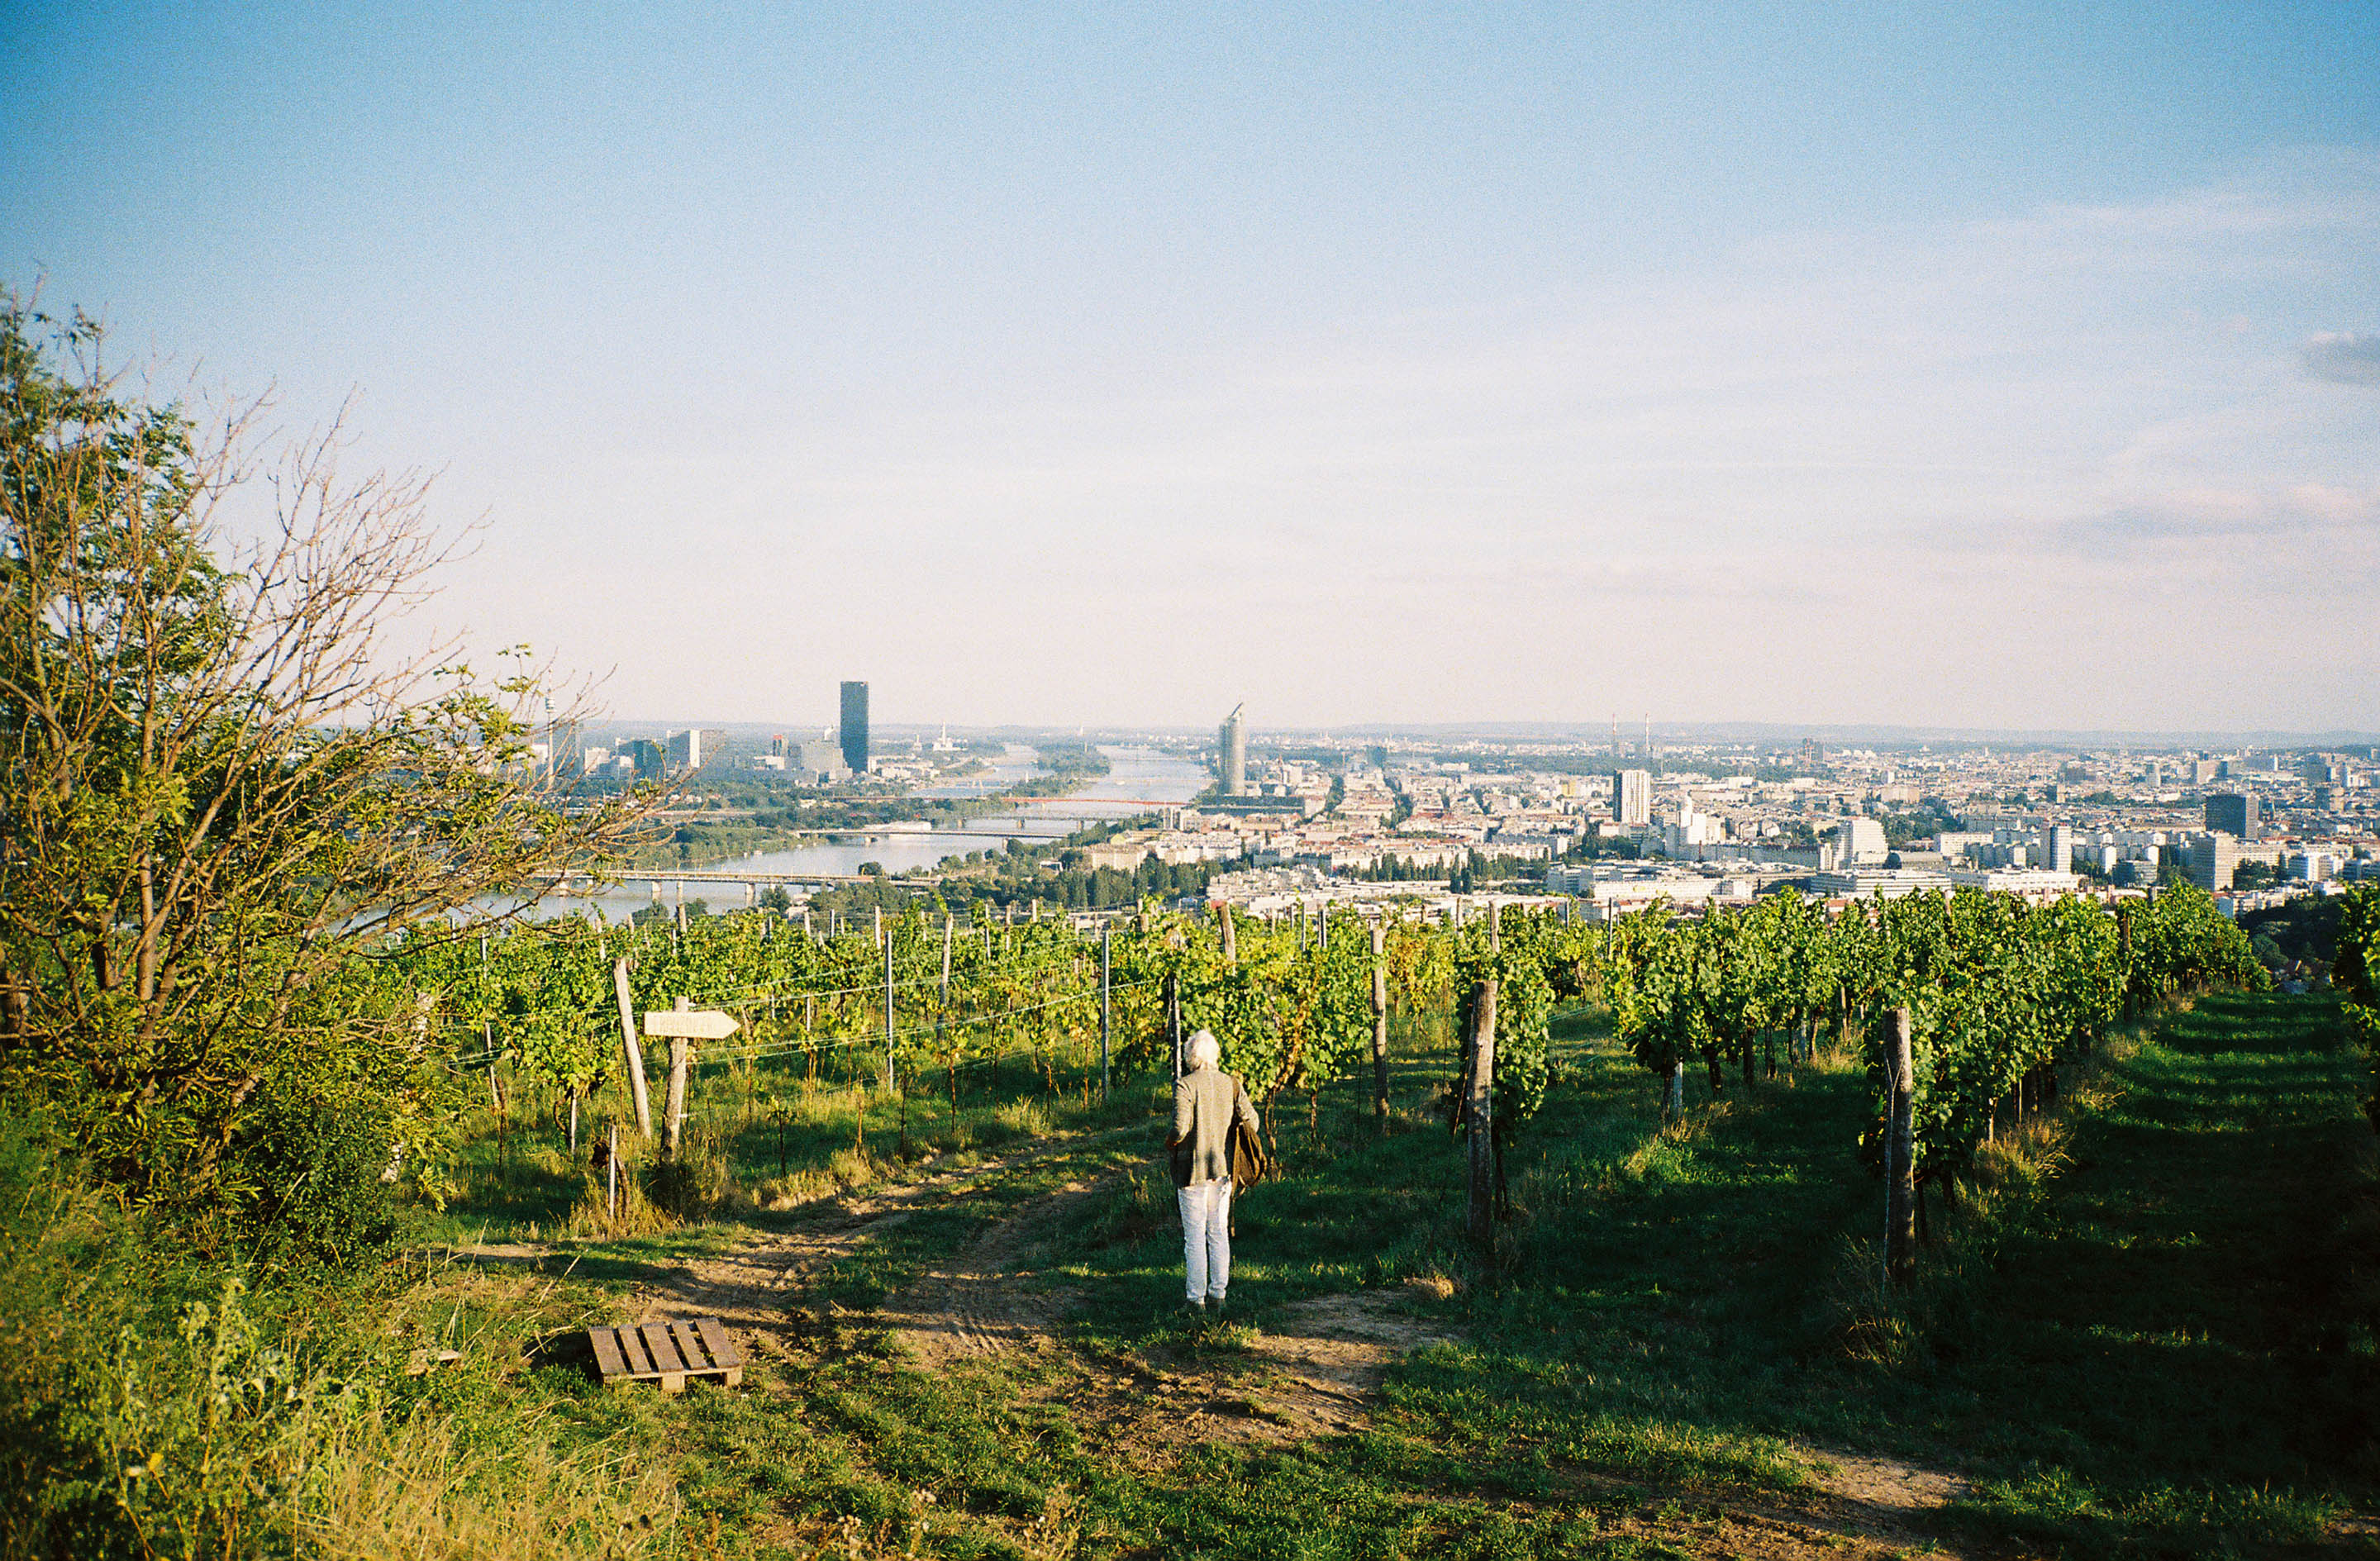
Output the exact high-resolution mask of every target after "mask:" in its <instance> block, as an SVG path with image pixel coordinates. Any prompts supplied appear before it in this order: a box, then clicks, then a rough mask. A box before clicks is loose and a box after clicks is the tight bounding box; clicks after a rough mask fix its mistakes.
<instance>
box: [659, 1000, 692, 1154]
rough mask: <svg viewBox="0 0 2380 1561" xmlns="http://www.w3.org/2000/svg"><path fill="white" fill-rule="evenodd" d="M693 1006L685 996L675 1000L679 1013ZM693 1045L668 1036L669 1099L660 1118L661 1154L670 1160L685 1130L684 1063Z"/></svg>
mask: <svg viewBox="0 0 2380 1561" xmlns="http://www.w3.org/2000/svg"><path fill="white" fill-rule="evenodd" d="M693 1006H694V1005H693V1004H692V1003H691V1002H690V1001H688V1000H687V999H686V998H679V999H678V1000H677V1010H678V1012H680V1013H684V1012H686V1010H688V1009H690V1008H692V1007H693ZM693 1045H694V1043H693V1042H691V1041H689V1040H687V1039H686V1037H685V1036H684V1035H672V1036H671V1037H670V1071H669V1099H668V1102H667V1104H666V1107H665V1109H664V1112H663V1115H662V1156H664V1157H666V1158H668V1159H672V1160H674V1159H676V1158H677V1146H678V1140H679V1138H680V1137H681V1136H682V1135H683V1134H684V1133H685V1131H686V1063H687V1059H688V1055H689V1051H690V1048H691V1047H693Z"/></svg>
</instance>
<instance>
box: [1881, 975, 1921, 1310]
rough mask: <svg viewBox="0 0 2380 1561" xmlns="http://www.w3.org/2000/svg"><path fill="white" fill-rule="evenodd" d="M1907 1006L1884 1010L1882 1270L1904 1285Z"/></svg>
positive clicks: (1909, 1266) (1909, 1077)
mask: <svg viewBox="0 0 2380 1561" xmlns="http://www.w3.org/2000/svg"><path fill="white" fill-rule="evenodd" d="M1909 1028H1910V1016H1909V1010H1907V1009H1905V1008H1897V1009H1894V1010H1892V1011H1891V1012H1890V1013H1888V1014H1887V1015H1885V1025H1884V1077H1885V1087H1886V1089H1887V1091H1888V1114H1887V1116H1886V1119H1885V1124H1886V1125H1885V1135H1884V1175H1885V1192H1884V1274H1885V1277H1886V1278H1887V1279H1888V1280H1889V1281H1890V1282H1891V1283H1893V1284H1896V1285H1905V1284H1907V1283H1908V1282H1909V1279H1910V1276H1911V1274H1912V1272H1913V1269H1914V1267H1915V1264H1916V1255H1917V1163H1916V1162H1917V1144H1916V1134H1915V1112H1914V1109H1913V1103H1912V1099H1911V1095H1912V1091H1911V1085H1912V1083H1913V1072H1912V1067H1911V1060H1910V1050H1909Z"/></svg>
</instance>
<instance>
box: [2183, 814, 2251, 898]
mask: <svg viewBox="0 0 2380 1561" xmlns="http://www.w3.org/2000/svg"><path fill="white" fill-rule="evenodd" d="M2239 868H2240V839H2239V837H2238V836H2237V835H2233V834H2229V833H2227V832H2224V831H2221V830H2209V831H2207V832H2206V833H2204V834H2200V835H2192V837H2191V838H2190V881H2191V882H2192V883H2194V884H2196V885H2197V886H2198V887H2199V888H2201V889H2204V890H2206V891H2207V892H2208V893H2210V894H2212V893H2214V892H2215V891H2216V889H2229V888H2230V887H2231V875H2232V874H2233V873H2235V872H2237V871H2239Z"/></svg>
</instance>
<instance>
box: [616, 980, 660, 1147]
mask: <svg viewBox="0 0 2380 1561" xmlns="http://www.w3.org/2000/svg"><path fill="white" fill-rule="evenodd" d="M612 989H613V992H615V993H616V994H618V996H619V998H620V1052H621V1059H622V1061H623V1062H624V1063H625V1066H626V1070H627V1074H628V1096H629V1100H630V1102H631V1104H633V1105H634V1106H635V1107H636V1108H637V1131H638V1132H640V1133H643V1134H644V1135H645V1137H646V1138H648V1139H650V1138H651V1137H652V1136H653V1107H652V1102H651V1101H650V1099H648V1098H647V1096H646V1095H645V1052H644V1048H643V1047H640V1046H638V1045H637V1005H636V1004H635V1003H634V1002H632V1001H631V1000H630V999H629V997H628V960H627V956H626V955H625V954H624V955H622V956H621V957H620V959H619V962H617V963H615V964H613V966H612Z"/></svg>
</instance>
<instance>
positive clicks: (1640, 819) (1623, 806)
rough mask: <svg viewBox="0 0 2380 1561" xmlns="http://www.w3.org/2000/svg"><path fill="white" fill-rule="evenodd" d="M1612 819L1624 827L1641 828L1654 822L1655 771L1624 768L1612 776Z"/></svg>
mask: <svg viewBox="0 0 2380 1561" xmlns="http://www.w3.org/2000/svg"><path fill="white" fill-rule="evenodd" d="M1611 821H1612V822H1613V823H1615V824H1617V825H1619V826H1620V827H1621V829H1645V828H1646V827H1648V826H1649V825H1651V823H1652V822H1653V772H1652V771H1651V770H1649V769H1622V770H1618V771H1615V772H1614V773H1613V775H1612V777H1611Z"/></svg>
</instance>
